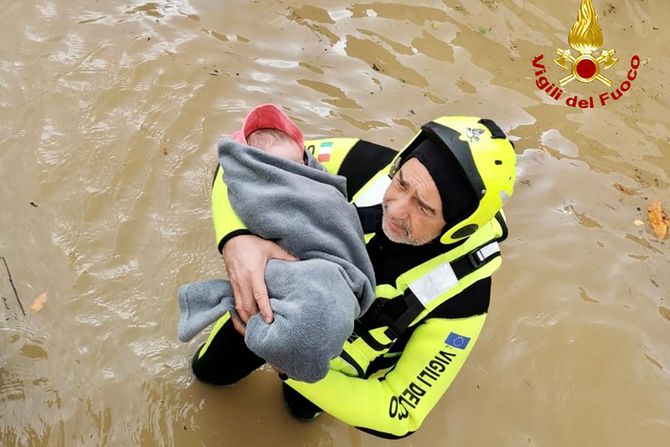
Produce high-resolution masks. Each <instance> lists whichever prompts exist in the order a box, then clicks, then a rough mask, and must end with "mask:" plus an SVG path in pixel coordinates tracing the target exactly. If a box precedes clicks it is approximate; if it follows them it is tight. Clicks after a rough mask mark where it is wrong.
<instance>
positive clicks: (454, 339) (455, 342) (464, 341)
mask: <svg viewBox="0 0 670 447" xmlns="http://www.w3.org/2000/svg"><path fill="white" fill-rule="evenodd" d="M444 343H446V344H447V345H449V346H453V347H454V348H456V349H465V348H466V347H467V346H468V343H470V337H464V336H463V335H459V334H457V333H456V332H450V333H449V335H447V339H446V340H444Z"/></svg>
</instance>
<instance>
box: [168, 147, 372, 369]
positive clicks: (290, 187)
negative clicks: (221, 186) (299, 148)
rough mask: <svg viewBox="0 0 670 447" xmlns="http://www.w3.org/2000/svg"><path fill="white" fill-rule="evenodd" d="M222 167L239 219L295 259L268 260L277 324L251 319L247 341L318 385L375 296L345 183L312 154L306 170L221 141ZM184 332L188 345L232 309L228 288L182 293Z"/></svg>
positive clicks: (189, 288) (210, 285)
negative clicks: (328, 170)
mask: <svg viewBox="0 0 670 447" xmlns="http://www.w3.org/2000/svg"><path fill="white" fill-rule="evenodd" d="M218 153H219V163H220V164H221V166H222V167H223V178H224V182H225V183H226V186H227V188H228V198H229V200H230V204H231V206H232V208H233V210H234V211H235V213H236V214H237V215H238V216H239V217H240V219H241V220H242V221H243V222H244V223H245V225H246V226H247V228H248V229H249V231H251V232H252V233H254V234H256V235H258V236H260V237H262V238H264V239H269V240H274V241H276V242H277V243H278V244H279V245H280V246H281V247H282V248H284V249H285V250H286V251H288V252H289V253H291V254H292V255H294V256H296V257H297V258H298V259H300V260H299V261H295V262H289V261H283V260H277V259H271V260H270V261H269V262H268V264H267V267H266V270H265V283H266V286H267V289H268V294H269V296H270V306H271V307H272V310H273V312H274V321H273V322H272V323H270V324H266V323H265V321H264V320H263V318H262V317H261V315H260V314H256V315H254V316H253V317H251V318H250V319H249V321H248V323H247V328H246V335H245V342H246V344H247V346H248V347H249V349H251V350H252V351H253V352H254V353H256V354H257V355H258V356H260V357H262V358H263V359H265V360H266V361H267V362H269V363H270V364H272V365H273V366H276V367H277V368H279V369H281V370H282V371H284V372H285V373H286V374H288V375H289V376H290V377H292V378H295V379H297V380H301V381H306V382H315V381H317V380H319V379H321V378H323V377H324V376H325V375H326V373H327V372H328V366H329V362H330V359H332V358H334V357H336V356H337V355H339V353H340V352H341V350H342V346H343V344H344V342H345V341H346V339H347V338H348V337H349V336H350V335H351V333H352V331H353V323H354V320H355V319H356V318H358V317H359V316H360V315H362V314H363V313H364V312H365V311H366V310H367V309H368V307H369V306H370V304H371V303H372V301H373V300H374V297H375V279H374V270H373V267H372V263H371V262H370V259H369V257H368V254H367V251H366V249H365V242H364V239H363V230H362V228H361V225H360V221H359V218H358V215H357V212H356V208H355V207H354V205H352V204H349V203H348V202H347V198H346V179H345V178H344V177H341V176H334V175H332V174H329V173H327V172H326V171H325V169H323V167H322V166H321V165H320V164H319V162H318V161H317V160H316V159H315V158H314V157H313V156H312V155H311V154H309V153H307V158H308V164H307V165H301V164H298V163H295V162H292V161H289V160H285V159H282V158H278V157H275V156H273V155H270V154H268V153H266V152H264V151H262V150H259V149H256V148H253V147H250V146H246V145H243V144H240V143H238V142H236V141H234V140H230V139H224V140H221V141H220V142H219V145H218ZM179 308H180V320H179V327H178V333H179V338H180V340H182V341H188V340H189V339H191V338H192V337H194V336H195V335H196V334H198V333H199V332H200V331H202V330H203V329H204V328H206V327H207V326H209V325H210V324H212V323H213V322H215V321H216V320H217V319H218V318H220V317H221V316H222V315H223V314H225V313H226V312H228V311H233V312H234V300H233V293H232V288H231V286H230V283H229V282H228V281H224V280H207V281H200V282H196V283H191V284H186V285H184V286H182V287H181V288H180V290H179Z"/></svg>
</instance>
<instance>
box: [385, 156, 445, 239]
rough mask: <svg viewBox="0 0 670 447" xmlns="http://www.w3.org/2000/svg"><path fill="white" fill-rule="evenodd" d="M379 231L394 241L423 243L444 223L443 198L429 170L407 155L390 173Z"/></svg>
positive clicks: (436, 234) (441, 227) (440, 229)
mask: <svg viewBox="0 0 670 447" xmlns="http://www.w3.org/2000/svg"><path fill="white" fill-rule="evenodd" d="M382 207H383V209H384V218H383V220H382V230H383V231H384V234H385V235H386V237H388V238H389V239H390V240H392V241H393V242H396V243H400V244H408V245H424V244H426V243H428V242H430V241H432V240H433V239H435V238H436V237H438V236H439V235H440V234H441V232H442V229H443V228H444V226H445V225H446V223H445V221H444V218H443V217H442V200H441V199H440V193H439V192H438V191H437V186H435V182H434V181H433V178H432V177H431V176H430V173H429V172H428V170H427V169H426V168H425V167H424V166H423V164H421V162H420V161H419V160H417V159H416V158H410V159H409V160H407V162H405V163H404V164H403V165H402V167H401V168H400V169H399V170H398V172H396V174H395V175H394V176H393V180H392V182H391V185H390V186H389V187H388V189H387V190H386V192H385V193H384V198H383V200H382Z"/></svg>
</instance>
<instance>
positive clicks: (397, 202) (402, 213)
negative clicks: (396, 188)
mask: <svg viewBox="0 0 670 447" xmlns="http://www.w3.org/2000/svg"><path fill="white" fill-rule="evenodd" d="M409 202H410V200H409V198H408V197H403V196H400V197H396V198H395V199H394V200H393V201H390V202H389V204H388V209H389V214H390V215H391V217H392V218H393V219H395V220H406V219H407V217H408V215H409V205H410V203H409Z"/></svg>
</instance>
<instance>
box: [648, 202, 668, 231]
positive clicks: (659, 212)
mask: <svg viewBox="0 0 670 447" xmlns="http://www.w3.org/2000/svg"><path fill="white" fill-rule="evenodd" d="M648 212H649V225H651V229H652V230H654V233H655V234H656V237H657V238H659V239H660V240H663V239H665V238H666V236H667V235H668V227H670V219H668V216H667V215H666V214H665V212H664V211H663V209H662V208H661V201H660V200H654V201H653V202H652V204H651V205H649V209H648Z"/></svg>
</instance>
